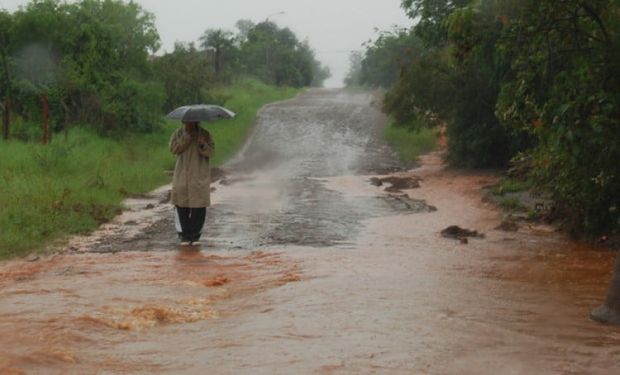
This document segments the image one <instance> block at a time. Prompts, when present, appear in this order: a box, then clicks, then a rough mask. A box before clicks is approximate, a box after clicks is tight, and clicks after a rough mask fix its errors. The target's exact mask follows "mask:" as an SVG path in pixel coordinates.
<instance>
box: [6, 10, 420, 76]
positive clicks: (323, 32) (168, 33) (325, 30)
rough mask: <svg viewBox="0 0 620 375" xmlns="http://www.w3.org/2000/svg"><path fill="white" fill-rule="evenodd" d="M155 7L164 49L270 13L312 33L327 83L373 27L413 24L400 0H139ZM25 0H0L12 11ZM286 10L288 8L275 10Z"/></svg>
mask: <svg viewBox="0 0 620 375" xmlns="http://www.w3.org/2000/svg"><path fill="white" fill-rule="evenodd" d="M135 1H136V2H137V3H140V4H142V6H143V8H144V9H146V10H148V11H150V12H152V13H154V14H155V16H156V19H157V29H158V30H159V34H160V37H161V41H162V50H165V51H170V50H172V48H173V45H174V42H175V41H181V42H190V41H196V40H197V39H198V37H199V36H200V35H201V34H202V32H203V31H204V30H205V29H207V28H224V29H229V30H231V31H236V30H235V23H236V22H237V20H239V19H250V20H252V21H254V22H260V21H264V20H265V19H266V18H267V17H270V16H271V18H270V20H271V21H274V22H276V23H277V24H278V25H279V26H281V27H284V26H286V27H289V28H291V29H292V30H293V31H294V32H295V33H296V34H297V36H298V37H299V38H300V39H302V40H303V39H306V38H307V39H308V40H309V41H310V44H311V45H312V47H313V48H314V49H315V51H316V54H317V58H318V59H319V60H320V61H321V62H322V63H323V64H325V65H327V66H329V68H330V69H331V71H332V78H330V79H329V80H328V81H327V82H326V86H327V87H338V86H341V85H342V80H343V79H344V77H345V75H346V73H347V71H348V67H349V53H348V52H349V51H351V50H359V49H361V44H362V43H363V42H365V41H366V40H368V39H370V38H374V37H375V35H376V33H375V28H379V29H382V30H384V29H388V28H391V27H392V25H398V26H410V25H411V21H410V20H409V19H408V18H407V17H406V16H405V13H404V11H403V10H402V9H401V8H400V2H401V0H254V1H252V0H135ZM27 3H28V1H27V0H0V7H1V8H5V9H7V10H9V11H13V10H16V9H17V8H18V6H20V5H25V4H27ZM279 12H284V14H277V15H276V13H279Z"/></svg>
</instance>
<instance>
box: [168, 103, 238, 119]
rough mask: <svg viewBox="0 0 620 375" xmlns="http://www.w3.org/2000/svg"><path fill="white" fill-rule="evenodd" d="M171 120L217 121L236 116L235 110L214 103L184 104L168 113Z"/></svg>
mask: <svg viewBox="0 0 620 375" xmlns="http://www.w3.org/2000/svg"><path fill="white" fill-rule="evenodd" d="M166 117H167V118H169V119H171V120H180V121H188V122H200V121H215V120H221V119H225V118H233V117H235V112H233V111H231V110H229V109H226V108H224V107H220V106H219V105H214V104H194V105H184V106H183V107H179V108H177V109H175V110H174V111H172V112H170V113H168V114H167V115H166Z"/></svg>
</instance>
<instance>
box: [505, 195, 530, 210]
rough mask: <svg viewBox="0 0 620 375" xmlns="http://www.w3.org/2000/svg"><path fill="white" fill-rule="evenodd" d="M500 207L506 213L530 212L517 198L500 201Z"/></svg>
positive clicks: (506, 198)
mask: <svg viewBox="0 0 620 375" xmlns="http://www.w3.org/2000/svg"><path fill="white" fill-rule="evenodd" d="M499 205H500V207H501V208H503V209H504V210H506V211H513V212H516V211H520V212H526V211H527V210H528V209H527V207H526V206H525V205H524V204H523V203H521V201H520V200H519V199H518V198H515V197H504V198H502V199H500V201H499Z"/></svg>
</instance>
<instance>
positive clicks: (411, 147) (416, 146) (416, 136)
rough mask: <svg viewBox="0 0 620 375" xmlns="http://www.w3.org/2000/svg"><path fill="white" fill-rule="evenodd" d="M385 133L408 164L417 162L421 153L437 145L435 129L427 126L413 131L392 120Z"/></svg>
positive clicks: (386, 137)
mask: <svg viewBox="0 0 620 375" xmlns="http://www.w3.org/2000/svg"><path fill="white" fill-rule="evenodd" d="M383 135H384V137H385V139H386V140H387V142H388V143H389V144H390V146H392V148H393V149H394V150H395V151H396V153H397V154H398V156H399V157H400V159H401V160H402V161H403V162H404V163H406V164H413V163H415V162H416V160H417V159H418V157H419V156H420V155H423V154H425V153H427V152H430V151H433V150H434V149H435V148H436V147H437V134H436V133H435V132H434V131H433V129H429V128H425V127H423V128H421V129H420V130H413V131H412V130H409V129H408V128H406V127H401V126H397V125H396V124H395V123H394V122H391V123H390V124H389V125H388V126H386V127H385V130H384V133H383Z"/></svg>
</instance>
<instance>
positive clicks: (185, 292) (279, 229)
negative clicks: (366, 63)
mask: <svg viewBox="0 0 620 375" xmlns="http://www.w3.org/2000/svg"><path fill="white" fill-rule="evenodd" d="M375 101H376V99H375V97H374V96H373V95H371V94H369V93H365V92H346V91H339V90H314V91H310V92H307V93H305V94H304V95H301V96H300V97H299V98H297V99H295V100H292V101H288V102H284V103H279V104H276V105H272V106H269V107H267V108H266V109H265V110H264V111H263V112H262V113H261V114H260V116H259V119H258V122H257V125H256V127H255V131H254V133H253V135H252V136H251V137H250V139H249V141H248V144H247V145H246V147H245V148H244V149H243V150H242V151H241V152H240V153H239V155H238V157H237V158H235V159H234V160H232V161H231V162H230V163H229V164H228V165H227V166H225V169H226V170H227V171H228V175H227V177H226V178H225V179H224V180H223V181H221V183H218V184H216V186H215V187H216V191H215V193H214V196H213V198H214V199H213V201H214V205H213V207H212V208H211V209H210V213H209V218H208V223H207V238H206V243H205V244H203V246H202V248H200V249H199V248H192V249H180V248H177V247H176V245H175V241H174V230H173V229H172V222H171V209H170V207H169V206H167V205H166V204H159V203H157V202H158V201H159V195H158V194H160V193H161V192H163V191H164V190H165V189H162V190H161V191H160V192H158V193H157V194H155V195H154V196H153V198H152V201H153V202H155V206H156V207H154V208H150V209H148V210H146V209H144V206H145V205H146V203H147V202H150V201H148V200H144V201H141V200H138V201H134V202H133V203H132V204H131V205H130V206H131V208H132V209H131V210H130V211H129V212H128V213H127V214H126V216H122V217H121V218H119V219H117V220H116V221H115V222H113V223H111V224H109V225H106V226H104V228H102V230H101V231H99V232H97V233H95V234H94V235H93V236H91V237H88V238H81V239H76V240H74V241H72V242H71V243H70V244H69V245H67V246H66V248H67V249H68V251H66V252H65V253H63V254H61V255H56V256H53V257H43V258H42V259H40V260H38V261H36V262H26V261H20V260H17V261H11V262H4V263H2V264H0V374H95V373H96V374H160V373H161V374H204V373H213V374H291V373H295V374H296V373H299V374H306V373H308V374H312V373H317V374H616V373H620V331H619V330H618V329H617V328H613V327H606V326H601V325H598V324H596V323H593V322H591V321H589V320H588V319H587V317H588V313H589V311H590V309H591V308H593V307H596V306H597V305H599V304H600V302H601V301H602V300H603V298H604V296H605V290H606V287H607V282H608V280H609V278H610V276H611V275H610V274H611V268H612V265H613V257H614V254H612V253H609V252H606V251H603V250H600V249H594V248H589V247H587V246H583V245H579V244H576V243H573V242H570V241H568V240H567V239H565V238H564V237H562V236H561V235H560V234H558V233H556V232H555V231H553V230H552V228H547V227H543V226H527V225H523V226H521V228H520V229H519V231H518V232H503V231H499V230H495V229H494V228H495V227H497V225H498V224H499V223H500V222H501V213H500V212H499V211H498V210H497V209H496V208H495V207H493V206H490V205H489V204H486V203H484V202H483V201H482V200H481V195H480V188H481V187H482V186H484V185H486V184H489V183H491V182H492V181H493V180H494V179H495V177H494V176H492V175H485V174H473V173H465V172H458V171H453V170H449V169H446V168H444V166H443V165H442V163H441V155H440V154H439V153H434V154H430V155H428V156H426V157H425V158H423V160H422V161H421V166H420V168H418V169H415V170H412V171H402V170H401V171H398V170H399V168H400V167H401V166H400V165H399V164H398V162H397V161H396V159H395V157H394V155H393V154H392V153H391V152H390V151H389V149H387V148H386V146H385V145H384V144H383V143H382V141H381V137H380V134H381V127H382V126H383V124H384V123H385V118H384V117H383V116H382V115H381V114H380V112H379V111H378V109H377V106H376V103H375ZM386 171H392V172H393V171H397V172H395V173H394V174H393V175H394V176H397V177H398V176H400V177H413V176H416V179H417V178H418V177H419V178H420V179H421V180H420V185H421V187H420V188H417V189H411V190H406V191H404V192H402V193H398V192H393V193H388V192H386V191H385V188H386V186H374V185H372V184H371V183H370V178H371V177H375V176H377V175H382V174H385V173H386ZM387 187H389V186H387ZM403 193H406V194H407V196H404V197H403V196H402V194H403ZM431 206H432V207H434V208H436V210H433V209H431ZM124 223H131V225H129V224H124ZM449 225H459V226H461V227H464V228H469V229H474V230H478V231H481V232H483V233H485V238H484V239H470V241H469V243H468V244H461V243H459V242H458V241H454V240H451V239H445V238H442V237H441V236H440V235H439V232H440V231H441V230H442V229H443V228H445V227H447V226H449Z"/></svg>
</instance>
